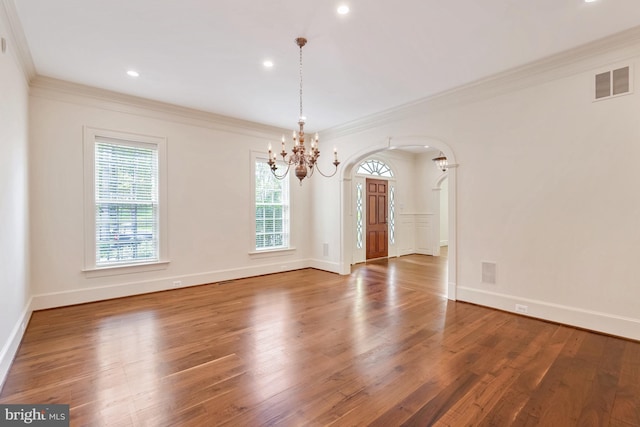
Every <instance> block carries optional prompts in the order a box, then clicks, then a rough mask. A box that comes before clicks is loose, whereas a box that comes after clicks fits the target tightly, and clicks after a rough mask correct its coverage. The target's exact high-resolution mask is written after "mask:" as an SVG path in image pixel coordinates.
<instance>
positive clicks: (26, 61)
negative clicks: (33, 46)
mask: <svg viewBox="0 0 640 427" xmlns="http://www.w3.org/2000/svg"><path fill="white" fill-rule="evenodd" d="M0 14H1V15H4V16H5V18H6V21H7V24H8V30H9V39H10V40H11V42H13V45H14V46H15V52H16V59H17V60H18V64H19V65H20V68H21V69H22V72H23V73H24V75H25V78H26V80H27V82H29V81H31V80H32V79H33V78H34V77H35V76H36V67H35V65H34V64H33V58H32V57H31V51H30V50H29V44H28V43H27V39H26V38H25V36H24V30H23V29H22V23H21V22H20V18H18V11H17V10H16V5H15V3H14V1H13V0H0Z"/></svg>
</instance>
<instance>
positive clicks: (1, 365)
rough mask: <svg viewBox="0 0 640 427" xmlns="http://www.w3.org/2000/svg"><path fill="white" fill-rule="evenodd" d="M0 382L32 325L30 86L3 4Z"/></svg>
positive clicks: (0, 13) (0, 29)
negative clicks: (4, 45)
mask: <svg viewBox="0 0 640 427" xmlns="http://www.w3.org/2000/svg"><path fill="white" fill-rule="evenodd" d="M0 37H3V38H5V39H6V41H7V50H6V52H5V53H2V52H0V294H1V295H2V298H0V348H1V352H0V384H2V383H3V382H4V379H5V377H6V374H7V372H8V369H9V366H10V364H11V361H12V359H13V357H14V355H15V352H16V350H17V347H18V344H19V342H20V339H21V338H22V333H23V323H26V322H28V320H29V316H30V315H31V311H30V309H29V298H30V291H29V269H28V259H29V230H28V227H29V192H28V179H27V177H28V126H27V122H28V118H27V108H28V90H29V88H28V84H27V78H26V76H25V73H24V72H23V70H22V67H21V65H20V63H19V59H18V56H17V53H16V50H15V43H14V40H13V38H12V37H11V31H10V28H9V26H8V21H7V15H6V11H5V9H4V5H3V3H1V2H0Z"/></svg>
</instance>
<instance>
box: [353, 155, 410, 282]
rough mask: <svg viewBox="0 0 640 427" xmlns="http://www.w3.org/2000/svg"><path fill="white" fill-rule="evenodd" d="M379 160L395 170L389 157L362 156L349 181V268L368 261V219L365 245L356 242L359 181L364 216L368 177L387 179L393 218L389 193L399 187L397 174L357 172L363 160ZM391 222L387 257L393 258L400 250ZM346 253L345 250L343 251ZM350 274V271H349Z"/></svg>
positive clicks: (364, 222) (389, 210)
mask: <svg viewBox="0 0 640 427" xmlns="http://www.w3.org/2000/svg"><path fill="white" fill-rule="evenodd" d="M369 159H371V160H378V161H380V162H383V163H385V164H386V165H387V166H389V168H390V169H391V172H392V173H395V172H394V170H395V169H394V165H393V163H392V162H390V161H389V160H388V159H382V158H380V157H376V156H365V157H364V158H361V159H360V160H359V161H358V162H357V164H356V165H355V166H354V168H353V175H352V177H353V178H352V179H353V180H351V179H349V180H348V181H349V183H350V184H351V183H353V185H350V187H349V192H350V193H351V195H352V196H351V197H350V198H349V199H350V201H351V202H350V206H349V220H350V221H351V233H352V235H351V236H350V241H351V242H353V243H352V245H351V246H350V248H349V261H350V262H349V268H351V265H352V264H358V263H361V262H366V261H367V252H366V235H367V227H366V226H367V224H366V221H363V236H362V238H363V245H362V248H358V247H357V242H356V238H357V236H356V232H357V215H356V209H357V206H356V203H357V199H356V198H357V196H356V187H357V185H358V183H361V184H362V188H363V197H362V212H363V217H364V216H365V215H366V213H367V197H366V179H367V178H371V179H378V180H381V181H387V183H388V186H387V213H388V214H389V218H391V206H390V204H391V195H390V194H389V193H390V191H391V187H397V181H396V178H395V176H391V177H388V176H378V175H366V174H359V173H356V171H357V169H358V166H360V163H362V161H363V160H369ZM395 220H396V227H397V218H395ZM388 227H389V224H387V235H388V238H387V257H388V258H391V257H395V256H398V250H397V245H396V243H395V240H393V241H392V239H391V229H390V228H388ZM395 232H396V233H397V229H396V230H395ZM343 253H344V252H343ZM347 274H348V273H347Z"/></svg>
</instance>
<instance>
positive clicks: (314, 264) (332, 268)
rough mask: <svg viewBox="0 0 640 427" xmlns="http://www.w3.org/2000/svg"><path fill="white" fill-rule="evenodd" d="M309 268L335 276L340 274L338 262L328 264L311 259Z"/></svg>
mask: <svg viewBox="0 0 640 427" xmlns="http://www.w3.org/2000/svg"><path fill="white" fill-rule="evenodd" d="M309 267H311V268H317V269H318V270H323V271H328V272H330V273H337V274H341V271H342V265H341V264H340V263H339V262H329V261H323V260H320V259H312V260H311V261H310V263H309Z"/></svg>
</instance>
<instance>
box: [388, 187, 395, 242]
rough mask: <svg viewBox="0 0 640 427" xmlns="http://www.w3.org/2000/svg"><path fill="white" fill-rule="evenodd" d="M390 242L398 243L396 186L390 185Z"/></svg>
mask: <svg viewBox="0 0 640 427" xmlns="http://www.w3.org/2000/svg"><path fill="white" fill-rule="evenodd" d="M389 243H391V244H392V245H393V244H395V243H396V187H395V186H394V185H391V186H390V187H389Z"/></svg>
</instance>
